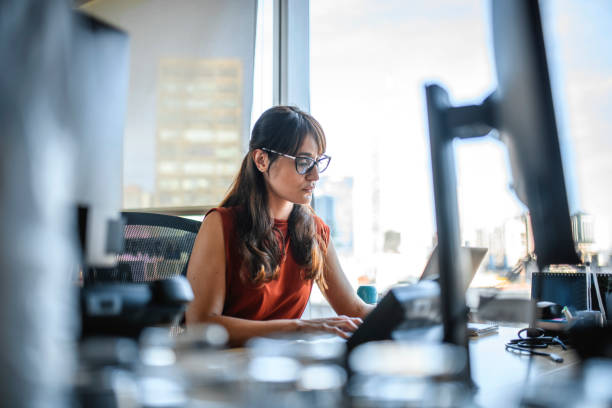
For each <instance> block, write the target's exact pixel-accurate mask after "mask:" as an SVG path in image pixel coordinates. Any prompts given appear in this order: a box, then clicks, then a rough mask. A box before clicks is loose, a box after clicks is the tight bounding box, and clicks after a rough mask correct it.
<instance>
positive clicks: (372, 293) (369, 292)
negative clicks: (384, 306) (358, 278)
mask: <svg viewBox="0 0 612 408" xmlns="http://www.w3.org/2000/svg"><path fill="white" fill-rule="evenodd" d="M357 296H359V297H360V298H361V300H363V301H364V302H366V303H369V304H374V303H376V302H377V301H378V292H377V291H376V286H374V285H361V286H359V287H358V288H357Z"/></svg>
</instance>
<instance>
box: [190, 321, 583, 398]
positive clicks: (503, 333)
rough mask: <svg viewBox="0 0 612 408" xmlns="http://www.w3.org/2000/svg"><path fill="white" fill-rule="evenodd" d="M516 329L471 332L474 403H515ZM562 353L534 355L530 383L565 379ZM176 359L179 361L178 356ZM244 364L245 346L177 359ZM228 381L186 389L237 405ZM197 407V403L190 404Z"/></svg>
mask: <svg viewBox="0 0 612 408" xmlns="http://www.w3.org/2000/svg"><path fill="white" fill-rule="evenodd" d="M517 331H518V328H516V327H500V328H499V331H498V332H496V333H491V334H488V335H485V336H480V337H474V338H471V340H470V361H471V370H472V378H473V379H474V382H475V383H476V384H477V386H478V389H477V391H476V394H475V395H474V402H475V403H476V405H477V406H481V407H516V406H519V401H520V399H521V396H522V395H523V392H524V385H525V379H526V377H527V372H528V368H529V358H530V357H529V356H527V355H520V354H516V353H511V352H508V351H505V349H504V344H505V343H507V342H508V340H510V339H512V338H514V337H516V334H517ZM549 351H553V352H554V353H556V354H559V355H561V356H562V357H563V359H564V362H563V363H555V362H553V361H552V360H550V359H549V358H547V357H543V356H534V357H533V360H532V364H531V368H530V371H531V372H530V374H529V383H530V384H535V383H539V382H542V381H545V382H546V381H548V382H549V383H550V382H553V381H558V380H561V379H567V378H570V377H571V376H572V375H573V374H574V372H575V370H574V369H577V368H578V364H577V363H578V358H577V356H576V354H575V353H574V352H572V351H571V350H568V351H563V350H562V349H561V348H560V347H557V346H553V347H552V348H551V347H549ZM179 361H180V360H179ZM247 364H248V351H247V349H244V348H242V349H230V350H224V351H219V352H215V353H212V354H208V355H201V356H197V357H196V358H189V359H187V360H183V361H182V362H180V365H182V366H183V368H188V366H191V370H192V372H193V370H198V368H197V367H200V369H202V368H204V367H205V366H207V367H209V369H210V368H211V367H216V370H213V371H211V372H209V374H210V375H211V377H210V378H211V379H212V377H215V378H216V379H217V381H219V380H221V379H222V377H224V376H226V375H228V374H229V373H234V374H233V375H236V374H237V373H244V372H245V371H246V366H247ZM228 380H229V381H227V382H224V381H219V382H217V383H214V382H213V383H211V384H210V387H203V388H199V389H193V390H191V393H190V394H191V395H192V397H194V398H195V399H196V400H198V399H200V398H201V401H202V400H206V401H207V402H208V403H213V402H214V403H216V404H218V405H212V406H215V407H217V406H218V407H237V406H243V405H241V404H240V401H241V400H240V396H239V393H240V392H241V390H240V385H239V383H240V381H239V380H238V379H237V378H228ZM194 406H198V405H194Z"/></svg>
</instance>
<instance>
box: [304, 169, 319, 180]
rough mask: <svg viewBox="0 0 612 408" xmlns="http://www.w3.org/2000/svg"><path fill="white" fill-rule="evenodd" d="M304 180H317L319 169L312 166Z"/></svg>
mask: <svg viewBox="0 0 612 408" xmlns="http://www.w3.org/2000/svg"><path fill="white" fill-rule="evenodd" d="M306 179H308V180H318V179H319V168H318V167H317V166H312V169H310V170H309V171H308V173H306Z"/></svg>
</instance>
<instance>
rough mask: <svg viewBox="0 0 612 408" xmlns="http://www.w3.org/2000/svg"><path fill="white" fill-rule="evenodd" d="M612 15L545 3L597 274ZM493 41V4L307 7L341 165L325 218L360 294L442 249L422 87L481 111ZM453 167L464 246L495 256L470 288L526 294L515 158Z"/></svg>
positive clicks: (596, 5)
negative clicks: (439, 88)
mask: <svg viewBox="0 0 612 408" xmlns="http://www.w3.org/2000/svg"><path fill="white" fill-rule="evenodd" d="M611 9H612V7H610V5H609V4H607V2H605V1H603V0H601V1H595V2H591V3H589V5H588V7H583V5H582V4H581V5H576V4H573V3H572V2H570V1H562V2H553V1H546V2H543V19H544V29H545V38H546V42H547V44H546V45H547V47H548V51H549V65H550V70H551V75H552V80H553V93H554V97H555V103H556V109H557V116H558V118H557V119H558V126H559V132H560V134H561V139H562V140H561V143H562V149H563V160H564V165H565V167H566V173H567V174H566V179H567V182H568V193H569V202H570V208H571V211H572V221H573V224H574V233H575V239H576V241H577V243H578V246H579V247H580V248H581V250H582V251H583V253H587V254H590V256H596V258H597V261H598V263H599V264H600V265H607V264H608V263H609V262H610V247H611V241H612V235H611V234H612V224H611V222H612V221H611V220H612V210H611V209H612V200H611V199H610V191H609V186H608V184H609V181H608V180H610V178H611V177H612V164H610V163H611V162H610V161H609V160H607V157H610V153H612V144H611V142H610V141H611V140H612V139H611V138H610V137H609V134H610V133H611V132H610V127H611V126H612V122H611V121H610V119H609V118H610V117H612V111H611V110H612V105H611V104H610V100H611V99H610V95H611V94H612V88H611V85H610V78H611V77H612V52H610V50H609V47H608V46H607V44H606V40H605V39H607V38H609V37H610V28H609V24H607V23H606V22H607V21H610V17H611V16H612V12H611ZM491 43H492V41H491V36H490V5H489V2H487V1H482V0H471V1H464V2H460V3H458V2H451V1H446V0H437V1H431V2H425V3H415V2H402V1H392V0H386V1H379V2H367V1H358V2H354V1H351V2H329V1H325V0H311V87H312V88H311V108H312V112H313V115H314V116H315V117H316V118H318V119H319V120H320V122H321V123H322V125H323V127H324V129H325V131H326V133H327V135H328V154H330V155H331V156H333V161H332V165H331V166H330V168H329V170H328V171H327V172H326V173H325V174H324V175H323V177H322V178H321V180H320V183H319V185H320V188H319V189H318V195H317V201H316V205H317V212H318V213H319V214H320V215H321V216H322V217H323V218H324V219H325V220H326V221H327V222H328V223H329V224H330V226H331V227H332V229H333V231H334V232H333V238H334V242H335V243H336V247H337V249H338V252H339V255H340V257H341V262H342V264H343V268H344V270H345V272H346V273H347V275H348V276H349V279H350V280H351V283H352V284H353V285H354V286H355V287H356V286H357V285H359V284H362V283H375V284H376V285H377V288H378V290H379V292H384V291H385V290H386V289H388V288H389V287H390V286H391V285H393V284H396V283H398V282H412V281H414V280H416V279H417V278H418V277H419V276H420V274H421V272H422V270H423V267H424V265H425V263H426V260H427V257H428V256H429V254H430V251H431V250H432V248H433V246H434V245H435V241H436V236H435V222H434V215H433V197H432V186H431V170H430V162H429V140H428V134H427V114H426V111H425V96H424V85H425V84H426V83H431V82H437V83H439V84H441V85H443V86H444V87H445V88H446V89H448V91H449V93H450V95H451V101H452V103H454V104H469V103H480V102H481V101H482V99H483V98H484V97H485V96H486V95H488V94H489V93H490V92H491V91H492V90H493V89H494V88H495V86H496V83H495V73H494V72H495V71H494V66H493V62H492V61H493V58H492V57H493V56H492V49H491ZM456 157H457V176H458V196H459V211H460V223H461V240H462V243H463V244H464V245H467V246H477V247H486V248H488V250H489V251H488V255H487V257H486V259H485V261H484V262H483V264H482V266H481V268H480V270H479V271H478V273H477V274H476V276H475V278H474V281H473V283H472V286H473V288H478V287H495V288H501V289H505V290H509V291H512V292H513V293H515V294H518V295H520V296H529V290H530V275H529V273H528V272H529V268H528V267H527V262H526V261H527V260H528V257H527V254H528V251H529V248H531V245H532V243H530V240H531V236H530V235H531V234H530V230H529V228H528V224H529V217H528V212H527V209H526V208H525V207H524V206H523V205H522V204H520V203H519V202H518V200H517V199H516V198H515V196H514V194H513V193H512V191H511V190H510V188H509V184H510V183H511V175H510V171H509V164H508V160H507V153H506V149H505V147H504V146H503V144H501V143H500V142H498V141H496V140H494V139H493V138H491V137H489V138H485V139H480V140H476V141H462V142H457V143H456Z"/></svg>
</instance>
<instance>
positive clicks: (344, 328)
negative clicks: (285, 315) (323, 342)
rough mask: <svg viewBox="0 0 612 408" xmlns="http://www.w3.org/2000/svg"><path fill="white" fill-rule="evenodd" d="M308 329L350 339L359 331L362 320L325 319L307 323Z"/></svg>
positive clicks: (351, 318) (346, 318)
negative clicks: (351, 334)
mask: <svg viewBox="0 0 612 408" xmlns="http://www.w3.org/2000/svg"><path fill="white" fill-rule="evenodd" d="M305 323H306V324H307V327H308V328H309V329H310V330H314V331H324V332H328V333H333V334H336V335H338V336H340V337H343V338H348V337H349V336H350V333H352V332H354V331H355V330H357V328H358V327H359V325H360V324H361V323H362V320H361V319H360V318H358V317H348V316H334V317H328V318H323V319H314V320H307V321H305Z"/></svg>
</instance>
